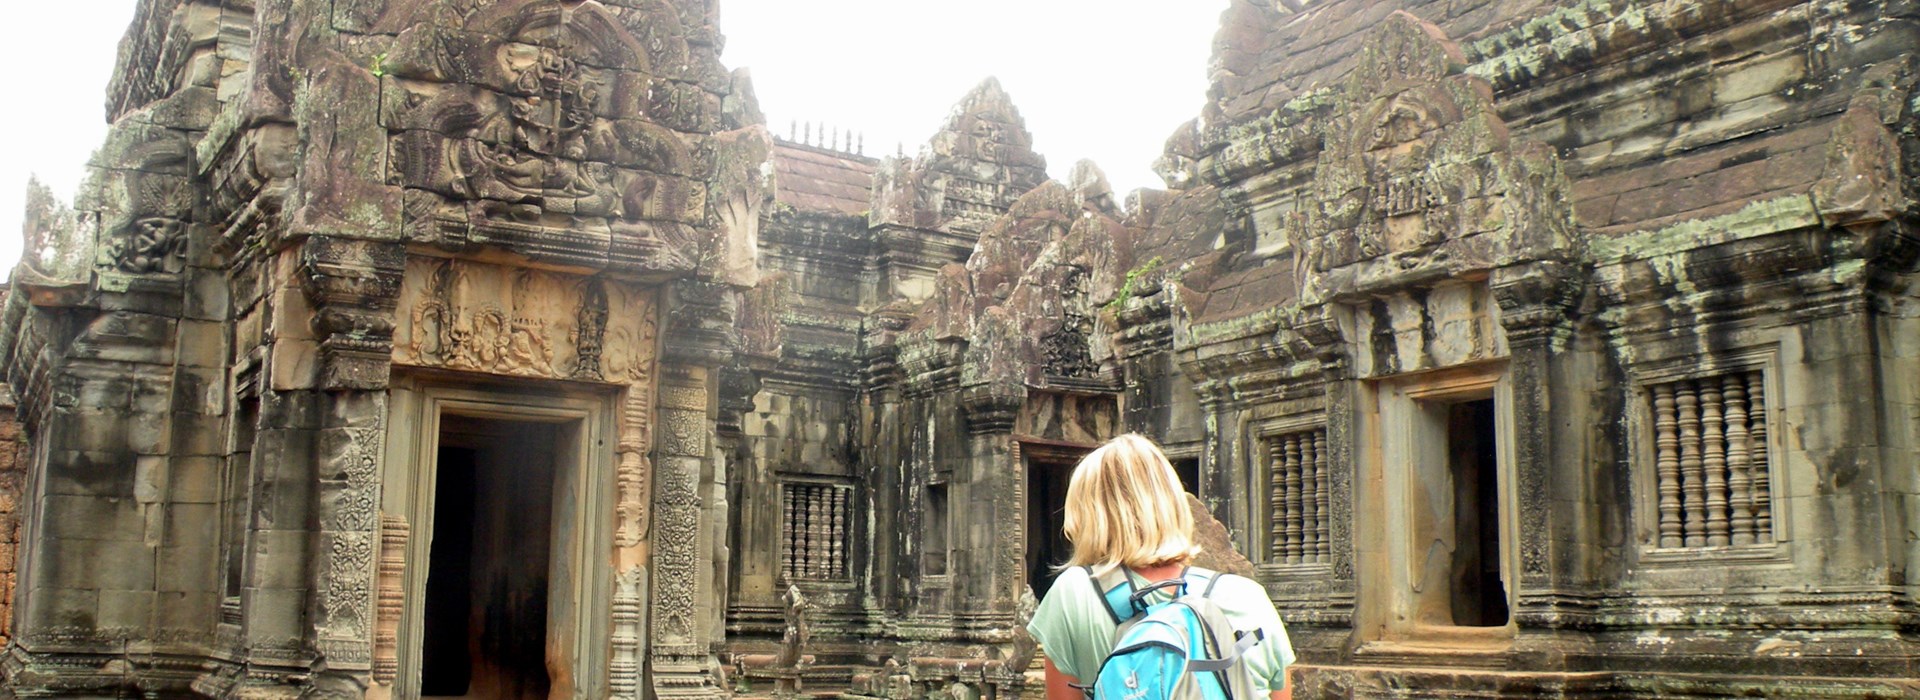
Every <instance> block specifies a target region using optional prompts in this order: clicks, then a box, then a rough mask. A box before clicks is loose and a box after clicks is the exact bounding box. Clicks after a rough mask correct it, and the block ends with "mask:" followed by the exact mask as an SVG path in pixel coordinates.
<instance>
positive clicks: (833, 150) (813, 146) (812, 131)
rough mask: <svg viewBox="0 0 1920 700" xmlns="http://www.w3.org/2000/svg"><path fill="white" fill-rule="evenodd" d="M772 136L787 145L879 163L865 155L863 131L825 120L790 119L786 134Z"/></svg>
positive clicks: (865, 137)
mask: <svg viewBox="0 0 1920 700" xmlns="http://www.w3.org/2000/svg"><path fill="white" fill-rule="evenodd" d="M773 138H774V140H775V141H779V142H781V143H782V144H784V145H787V146H793V147H798V148H806V149H810V150H813V151H817V152H820V153H828V154H832V155H836V156H841V157H849V158H855V159H858V160H861V161H865V162H869V163H873V164H875V165H878V164H879V163H880V159H879V158H878V157H875V156H869V155H867V132H865V131H855V130H853V129H845V128H842V127H840V126H838V125H835V124H828V123H826V122H814V121H805V122H802V121H799V120H790V121H789V122H788V123H787V135H786V136H780V135H778V134H776V135H774V137H773Z"/></svg>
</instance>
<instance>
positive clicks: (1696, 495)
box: [1675, 382, 1707, 547]
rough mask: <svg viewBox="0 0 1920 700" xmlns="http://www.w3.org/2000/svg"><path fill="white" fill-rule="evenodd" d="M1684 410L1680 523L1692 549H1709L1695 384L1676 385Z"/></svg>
mask: <svg viewBox="0 0 1920 700" xmlns="http://www.w3.org/2000/svg"><path fill="white" fill-rule="evenodd" d="M1675 389H1676V393H1677V394H1678V395H1677V396H1676V397H1675V398H1676V400H1677V403H1678V405H1679V408H1680V476H1681V501H1680V512H1681V519H1680V524H1681V526H1682V529H1683V530H1684V531H1685V532H1686V545H1687V546H1688V547H1705V546H1707V527H1706V525H1707V482H1706V477H1707V475H1706V465H1705V462H1703V461H1702V460H1701V457H1700V396H1699V394H1697V393H1696V392H1695V391H1694V386H1693V382H1679V383H1678V384H1676V385H1675Z"/></svg>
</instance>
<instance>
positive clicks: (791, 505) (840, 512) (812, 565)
mask: <svg viewBox="0 0 1920 700" xmlns="http://www.w3.org/2000/svg"><path fill="white" fill-rule="evenodd" d="M781 494H782V495H781V514H782V520H781V522H782V523H784V525H783V526H782V531H781V537H780V541H781V551H780V572H781V573H782V574H784V575H785V576H786V578H787V579H788V580H801V579H806V580H816V581H817V580H837V579H843V578H846V577H847V519H848V518H847V514H848V513H847V511H848V508H849V506H850V505H851V502H852V494H853V489H852V488H851V487H848V486H844V485H838V484H807V483H789V484H786V485H785V487H784V488H782V489H781Z"/></svg>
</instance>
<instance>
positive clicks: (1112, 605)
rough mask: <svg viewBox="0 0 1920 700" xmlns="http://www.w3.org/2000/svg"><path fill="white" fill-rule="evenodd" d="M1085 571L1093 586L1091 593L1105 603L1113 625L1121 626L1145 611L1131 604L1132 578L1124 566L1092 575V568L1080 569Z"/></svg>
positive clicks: (1132, 594) (1132, 596) (1132, 597)
mask: <svg viewBox="0 0 1920 700" xmlns="http://www.w3.org/2000/svg"><path fill="white" fill-rule="evenodd" d="M1081 568H1084V569H1086V570H1087V581H1088V582H1089V583H1092V584H1093V592H1094V594H1095V595H1098V596H1100V600H1102V601H1105V602H1106V608H1107V616H1108V617H1111V618H1113V624H1116V625H1118V624H1121V623H1124V622H1126V621H1128V620H1131V619H1133V618H1135V617H1139V616H1140V613H1141V612H1143V611H1145V608H1143V607H1136V606H1135V605H1134V604H1133V600H1134V586H1133V577H1131V576H1128V575H1127V569H1126V567H1124V566H1116V567H1113V568H1112V569H1108V570H1107V572H1106V573H1104V574H1100V575H1098V576H1096V575H1094V573H1093V567H1091V566H1086V567H1081Z"/></svg>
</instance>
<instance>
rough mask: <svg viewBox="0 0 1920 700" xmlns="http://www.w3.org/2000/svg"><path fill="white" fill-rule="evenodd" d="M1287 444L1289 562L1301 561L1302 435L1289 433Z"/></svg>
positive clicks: (1296, 562)
mask: <svg viewBox="0 0 1920 700" xmlns="http://www.w3.org/2000/svg"><path fill="white" fill-rule="evenodd" d="M1285 439H1286V445H1287V459H1286V465H1287V466H1286V470H1287V563H1288V564H1298V563H1300V541H1301V531H1300V530H1301V528H1300V516H1301V509H1300V436H1298V435H1288V436H1287V437H1286V438H1285Z"/></svg>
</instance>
